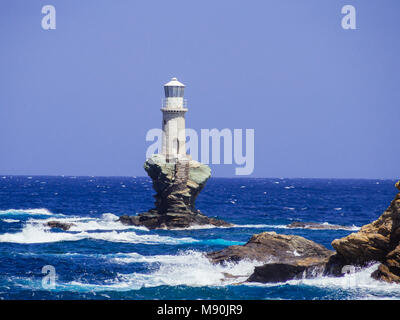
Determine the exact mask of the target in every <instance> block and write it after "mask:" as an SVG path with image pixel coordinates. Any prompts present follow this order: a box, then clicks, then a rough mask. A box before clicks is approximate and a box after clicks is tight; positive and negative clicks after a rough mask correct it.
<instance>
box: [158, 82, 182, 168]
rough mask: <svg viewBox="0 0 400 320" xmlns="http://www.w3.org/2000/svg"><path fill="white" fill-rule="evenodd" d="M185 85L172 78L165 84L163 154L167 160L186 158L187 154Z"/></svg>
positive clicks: (162, 109) (162, 108)
mask: <svg viewBox="0 0 400 320" xmlns="http://www.w3.org/2000/svg"><path fill="white" fill-rule="evenodd" d="M184 89H185V85H184V84H183V83H181V82H179V81H178V79H177V78H172V79H171V81H169V82H168V83H166V84H165V85H164V91H165V99H163V101H162V107H161V111H162V113H163V120H162V130H163V140H162V152H161V153H162V154H163V155H165V157H166V159H167V161H171V160H172V161H174V160H180V159H182V160H184V159H187V158H188V156H187V155H186V144H185V142H186V132H185V113H186V111H188V109H186V100H185V99H184V98H183V93H184Z"/></svg>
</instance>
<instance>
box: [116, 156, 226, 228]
mask: <svg viewBox="0 0 400 320" xmlns="http://www.w3.org/2000/svg"><path fill="white" fill-rule="evenodd" d="M144 169H145V170H146V172H147V174H148V175H149V177H150V178H151V179H152V181H153V188H154V190H155V191H156V195H155V196H154V198H155V208H154V209H151V210H150V211H148V212H145V213H141V214H139V215H137V216H130V217H128V216H122V217H120V219H119V220H120V221H121V222H122V223H124V224H128V225H135V226H145V227H147V228H149V229H161V228H167V229H173V228H187V227H191V226H198V225H215V226H226V227H228V226H231V224H230V223H227V222H225V221H222V220H219V219H215V218H209V217H207V216H205V215H203V214H201V213H200V211H198V210H197V209H196V208H195V201H196V198H197V196H198V195H199V193H200V192H201V190H203V188H204V186H205V184H206V182H207V180H208V179H209V178H210V177H211V169H210V167H208V166H207V165H204V164H202V163H200V162H197V161H194V160H190V159H188V158H181V159H178V160H177V161H173V162H168V161H166V158H165V156H164V155H161V154H155V155H153V156H152V157H150V158H149V159H147V160H146V162H145V164H144Z"/></svg>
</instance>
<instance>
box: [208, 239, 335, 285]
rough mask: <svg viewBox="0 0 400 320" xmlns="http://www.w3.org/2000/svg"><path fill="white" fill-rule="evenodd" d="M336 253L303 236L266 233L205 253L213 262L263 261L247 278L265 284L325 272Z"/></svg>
mask: <svg viewBox="0 0 400 320" xmlns="http://www.w3.org/2000/svg"><path fill="white" fill-rule="evenodd" d="M333 254H334V252H333V251H331V250H328V249H326V248H325V247H324V246H322V245H320V244H317V243H315V242H313V241H311V240H308V239H305V238H303V237H300V236H294V235H282V234H277V233H275V232H263V233H260V234H256V235H253V236H252V237H251V239H250V240H249V241H248V242H247V243H246V244H245V245H243V246H240V245H235V246H230V247H227V248H224V249H222V250H219V251H214V252H210V253H207V254H206V256H207V257H208V259H209V260H210V261H211V262H212V263H225V262H239V261H240V260H253V261H259V262H263V263H265V264H264V265H262V266H259V267H255V269H254V273H253V274H252V275H251V276H250V277H249V278H248V280H247V281H249V282H263V283H266V282H281V281H287V280H290V279H297V278H303V277H305V278H309V277H315V276H317V275H319V274H322V273H324V271H325V266H326V264H327V263H328V261H329V258H330V257H331V256H332V255H333Z"/></svg>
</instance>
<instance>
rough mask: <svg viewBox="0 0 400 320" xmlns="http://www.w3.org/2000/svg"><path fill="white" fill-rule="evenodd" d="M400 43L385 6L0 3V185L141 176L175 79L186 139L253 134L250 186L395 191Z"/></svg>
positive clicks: (274, 0) (349, 0) (73, 0)
mask: <svg viewBox="0 0 400 320" xmlns="http://www.w3.org/2000/svg"><path fill="white" fill-rule="evenodd" d="M48 4H51V5H53V6H54V7H55V9H56V29H55V30H44V29H43V28H42V26H41V20H42V18H43V17H44V14H42V12H41V10H42V7H43V6H44V5H48ZM348 4H350V5H353V6H354V7H355V8H356V19H357V20H356V23H357V29H356V30H344V29H343V28H342V25H341V20H342V18H343V16H344V15H343V14H342V13H341V10H342V7H343V6H344V5H348ZM399 31H400V2H399V1H398V0H381V1H378V0H362V1H361V0H346V1H341V0H331V1H321V0H269V1H266V0H259V1H258V0H251V1H243V0H242V1H237V0H219V1H211V0H202V1H187V0H171V1H165V0H163V1H155V0H153V1H133V0H96V1H90V0H84V1H82V0H79V1H78V0H68V1H66V0H46V1H41V0H2V1H1V2H0V119H1V125H0V175H94V176H144V175H145V172H144V170H143V163H144V161H145V154H146V149H147V147H148V146H149V145H150V144H151V143H150V142H147V141H146V140H145V137H146V133H147V132H148V130H149V129H152V128H159V127H160V126H161V117H162V115H161V111H160V106H161V105H160V103H161V99H162V98H163V88H162V86H163V84H164V83H166V82H167V81H169V80H170V78H171V77H177V78H178V79H179V80H180V81H182V82H183V83H184V84H185V85H186V91H185V97H186V98H187V100H188V108H189V111H188V113H187V114H186V124H187V127H189V128H193V129H195V130H196V131H199V130H200V129H204V128H205V129H212V128H217V129H224V128H228V129H231V130H233V129H243V130H245V129H254V139H255V140H254V144H255V153H254V160H255V163H254V172H253V173H252V175H251V177H293V178H295V177H296V178H374V179H375V178H379V179H380V178H399V175H400V171H399V159H400V147H399V142H398V140H399V123H400V107H399V101H400V90H399V84H400V60H399V57H400V37H399ZM236 167H237V165H236V164H232V165H227V164H221V165H211V168H212V172H213V176H220V177H222V176H224V177H234V176H235V168H236Z"/></svg>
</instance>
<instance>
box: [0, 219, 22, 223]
mask: <svg viewBox="0 0 400 320" xmlns="http://www.w3.org/2000/svg"><path fill="white" fill-rule="evenodd" d="M1 221H3V222H7V223H14V222H19V221H20V220H16V219H1Z"/></svg>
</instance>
